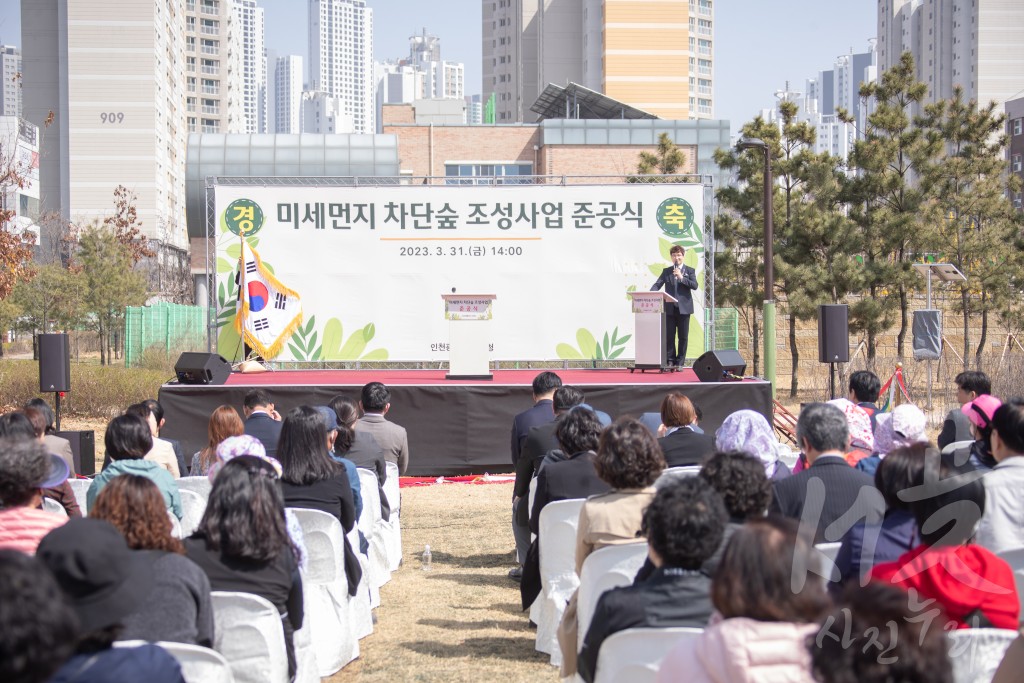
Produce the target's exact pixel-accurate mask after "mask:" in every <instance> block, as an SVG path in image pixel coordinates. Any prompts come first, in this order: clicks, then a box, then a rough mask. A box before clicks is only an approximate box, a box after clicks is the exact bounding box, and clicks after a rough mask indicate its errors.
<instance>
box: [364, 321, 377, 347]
mask: <svg viewBox="0 0 1024 683" xmlns="http://www.w3.org/2000/svg"><path fill="white" fill-rule="evenodd" d="M375 334H377V328H376V327H374V326H373V323H366V327H364V328H363V340H364V341H367V342H368V341H370V340H371V339H373V336H374V335H375Z"/></svg>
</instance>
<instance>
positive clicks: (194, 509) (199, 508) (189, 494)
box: [179, 489, 206, 538]
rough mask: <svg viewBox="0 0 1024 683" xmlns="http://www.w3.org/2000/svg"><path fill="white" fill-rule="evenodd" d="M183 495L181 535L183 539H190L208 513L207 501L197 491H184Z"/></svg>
mask: <svg viewBox="0 0 1024 683" xmlns="http://www.w3.org/2000/svg"><path fill="white" fill-rule="evenodd" d="M179 493H180V495H181V511H182V516H181V534H182V536H181V537H182V538H188V537H189V536H191V535H192V532H193V531H195V530H196V528H197V527H198V526H199V522H201V521H202V519H203V513H204V512H206V499H205V498H203V497H202V496H200V495H199V494H198V493H196V492H195V491H191V490H189V489H182V490H181V491H180V492H179Z"/></svg>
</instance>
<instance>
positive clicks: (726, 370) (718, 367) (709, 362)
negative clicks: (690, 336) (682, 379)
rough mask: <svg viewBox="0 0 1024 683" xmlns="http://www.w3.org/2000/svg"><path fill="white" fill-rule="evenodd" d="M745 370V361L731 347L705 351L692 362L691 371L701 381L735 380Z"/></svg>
mask: <svg viewBox="0 0 1024 683" xmlns="http://www.w3.org/2000/svg"><path fill="white" fill-rule="evenodd" d="M746 371H747V361H745V360H743V356H741V355H740V352H739V351H733V350H731V349H727V350H722V351H706V352H704V353H703V354H701V357H700V358H698V359H697V360H695V361H694V362H693V372H694V374H695V375H697V379H699V380H700V381H701V382H736V381H739V380H741V379H743V373H744V372H746Z"/></svg>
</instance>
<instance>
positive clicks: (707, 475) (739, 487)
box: [698, 451, 772, 576]
mask: <svg viewBox="0 0 1024 683" xmlns="http://www.w3.org/2000/svg"><path fill="white" fill-rule="evenodd" d="M698 476H699V477H700V478H701V479H703V480H704V481H706V482H707V483H708V484H710V485H711V488H713V489H714V490H715V491H716V492H717V493H718V495H719V496H721V498H722V503H724V504H725V511H726V513H727V514H728V516H729V518H728V520H727V522H726V525H725V531H724V533H723V534H722V542H721V543H719V544H718V548H717V549H716V550H715V552H714V553H713V554H712V555H711V557H709V558H708V560H707V562H705V563H704V566H703V569H704V571H705V572H707V574H708V575H709V576H712V575H714V573H715V571H716V570H717V569H718V565H719V563H720V562H721V561H722V554H723V553H725V547H726V545H727V544H728V543H729V539H730V538H732V535H733V533H735V531H736V530H737V529H739V528H740V527H741V526H743V525H744V524H745V523H746V522H747V521H748V520H751V519H760V518H761V517H764V516H765V514H766V513H767V512H768V505H769V504H771V502H772V484H771V481H769V480H768V477H766V476H765V471H764V466H763V464H762V462H761V461H760V460H758V459H757V458H755V457H754V456H752V455H749V454H747V453H743V452H741V451H726V452H724V453H723V452H721V451H719V452H716V453H714V454H713V455H712V456H711V457H710V458H708V459H707V460H706V461H705V462H704V466H703V467H701V468H700V474H699V475H698Z"/></svg>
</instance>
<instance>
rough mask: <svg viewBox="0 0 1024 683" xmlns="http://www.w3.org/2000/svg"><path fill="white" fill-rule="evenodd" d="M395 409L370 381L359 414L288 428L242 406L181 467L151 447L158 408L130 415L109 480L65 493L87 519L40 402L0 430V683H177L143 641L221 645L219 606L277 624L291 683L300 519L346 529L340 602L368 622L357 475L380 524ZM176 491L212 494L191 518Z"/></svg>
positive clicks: (301, 572)
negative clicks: (315, 517)
mask: <svg viewBox="0 0 1024 683" xmlns="http://www.w3.org/2000/svg"><path fill="white" fill-rule="evenodd" d="M389 401H390V394H389V392H388V390H387V387H385V386H384V385H383V384H380V383H379V382H373V383H371V384H368V385H367V386H366V387H364V388H363V391H362V393H361V395H360V400H359V401H358V402H357V401H353V400H351V399H349V398H347V397H344V396H337V397H335V398H334V399H333V400H332V401H331V402H330V405H329V406H306V405H302V406H297V407H295V408H293V409H292V410H290V411H288V412H287V413H286V414H285V415H284V417H283V418H282V416H281V415H279V414H278V413H277V412H276V410H274V405H273V403H272V402H271V401H270V399H269V397H268V396H267V394H266V393H265V392H264V391H262V390H253V391H251V392H249V394H248V395H247V396H246V398H245V406H244V412H245V415H246V419H245V420H243V419H242V418H241V416H240V415H239V413H238V411H237V410H236V409H235V408H234V407H232V406H226V405H225V406H220V407H218V408H216V409H215V410H214V411H213V413H212V414H211V416H210V419H209V428H208V439H204V441H205V442H206V445H205V446H204V447H203V448H201V449H200V450H199V451H197V452H196V453H195V454H194V455H193V456H192V457H191V458H188V459H187V460H186V458H185V457H184V454H183V453H182V449H181V446H180V444H178V443H177V442H170V441H169V440H164V439H161V438H160V437H159V431H160V429H161V428H162V427H163V426H164V416H163V410H162V409H161V407H160V406H159V403H157V402H156V401H146V402H143V403H139V404H135V405H133V406H130V407H129V408H128V409H126V410H125V412H124V414H122V415H118V416H116V417H114V418H113V419H112V420H110V422H109V423H108V425H107V429H106V433H105V436H104V445H105V450H106V454H105V458H104V463H105V465H104V467H103V469H102V471H101V472H99V473H98V474H97V475H96V476H95V477H93V478H92V479H91V480H88V479H84V478H82V479H80V480H78V481H77V482H76V483H79V484H81V485H82V486H78V487H76V488H78V489H80V494H84V495H82V497H81V499H80V500H81V506H80V505H79V503H78V501H79V499H77V498H76V495H75V490H73V488H72V486H71V481H70V480H71V479H76V477H75V475H74V469H73V458H71V457H67V456H69V453H64V452H63V448H62V445H61V444H60V443H59V442H53V441H48V440H47V439H46V437H47V436H48V435H47V432H48V431H49V432H52V431H53V429H52V416H51V415H49V414H48V413H47V412H46V411H44V410H43V409H42V408H41V406H40V405H39V402H38V401H33V402H32V403H31V404H29V405H28V406H26V407H25V408H24V409H22V410H18V411H14V412H11V413H7V414H5V415H2V416H0V585H2V588H0V591H2V592H3V594H4V595H5V596H17V598H16V599H10V600H9V599H8V598H5V600H4V601H0V633H2V634H3V636H4V637H3V638H0V641H2V644H0V680H4V681H8V680H9V681H19V682H20V681H25V682H26V683H33V682H36V681H38V682H40V683H42V682H43V681H54V682H62V681H129V680H148V681H153V682H155V683H159V682H162V681H168V682H172V681H173V682H175V683H178V682H180V681H183V680H184V679H183V678H182V670H181V667H180V665H179V663H178V662H177V661H176V659H175V658H174V657H173V656H172V655H171V654H169V653H168V651H165V650H164V649H162V648H161V647H158V646H156V645H154V643H167V644H168V646H170V644H173V643H180V644H185V645H193V646H195V645H198V646H202V647H206V648H214V647H216V645H217V642H218V640H217V634H216V633H215V630H216V628H215V618H214V617H215V614H216V604H215V600H213V599H212V597H211V596H212V594H214V593H215V592H217V591H227V592H233V593H247V594H251V595H255V596H258V597H260V598H263V599H265V600H267V601H268V602H270V603H271V604H272V605H273V606H274V607H276V608H277V611H278V613H279V614H280V617H281V619H280V620H281V637H283V642H284V652H285V655H286V656H287V669H288V676H289V678H290V679H291V680H295V677H296V675H297V673H298V669H299V661H298V657H297V649H298V644H297V642H296V638H295V635H294V634H295V633H296V632H298V631H299V630H300V629H302V628H303V626H304V624H308V622H309V620H308V618H307V615H306V613H305V612H306V605H305V603H304V592H303V582H304V579H306V577H307V575H306V572H307V568H308V560H309V552H308V551H307V546H306V543H305V538H304V532H303V528H302V526H301V525H300V523H299V521H298V519H297V514H296V512H295V511H296V510H317V511H321V512H324V513H327V514H328V515H330V516H331V517H333V518H334V519H336V520H337V523H339V524H340V527H341V543H340V544H339V547H341V548H342V555H343V557H340V558H337V560H339V561H340V563H341V564H343V566H344V572H345V578H346V579H347V585H345V586H342V589H343V590H342V596H341V597H340V598H339V597H338V596H337V595H335V596H334V597H333V598H332V599H333V600H335V601H337V600H339V599H340V600H342V601H344V600H345V597H346V596H344V593H346V592H347V593H348V598H349V599H350V600H355V598H356V596H357V595H358V596H360V597H361V598H364V600H363V602H360V603H359V604H360V605H365V609H366V612H367V613H366V615H365V616H366V623H367V624H369V623H371V615H370V614H369V610H370V605H371V602H372V597H371V593H372V591H373V589H375V588H377V587H379V585H380V584H382V583H383V582H384V581H386V578H384V579H383V580H381V577H380V576H377V577H374V580H373V582H372V585H371V581H370V580H369V577H367V576H366V575H365V572H366V571H368V569H367V568H368V567H370V566H371V564H370V563H369V561H368V556H367V555H368V549H369V541H368V539H366V538H365V537H364V536H363V534H362V533H359V534H358V535H354V534H355V533H356V531H355V530H356V524H357V522H358V521H359V515H360V513H361V512H362V508H363V505H362V498H361V495H360V491H361V487H360V476H359V468H363V469H365V470H367V472H366V475H367V477H370V478H372V480H375V481H376V484H377V485H376V486H375V487H374V488H375V489H377V491H378V494H379V499H380V511H379V513H378V512H377V508H376V500H377V498H374V508H373V509H372V510H371V511H370V512H373V513H374V514H373V518H375V519H382V520H388V518H389V510H390V508H391V506H392V505H393V504H394V502H389V501H388V500H387V498H386V495H385V493H384V485H385V480H386V478H387V476H388V463H395V464H396V465H398V466H399V467H400V468H404V466H405V464H406V463H407V462H408V441H407V437H406V434H405V430H404V429H403V428H401V427H400V426H398V425H395V424H394V423H392V422H390V421H388V420H386V419H385V418H384V414H385V413H386V412H387V410H388V407H389V406H390V403H389ZM43 404H44V405H45V402H43ZM367 418H369V420H367ZM364 420H367V423H368V424H367V425H364V422H363V421H364ZM369 423H372V424H369ZM53 438H54V439H56V438H57V437H56V436H54V437H53ZM378 438H379V439H380V440H378ZM61 441H63V440H61ZM64 443H65V444H66V443H67V442H66V441H64ZM69 450H70V449H69ZM54 451H61V452H54ZM270 453H273V454H274V455H270ZM186 463H187V464H186ZM189 465H190V466H189ZM183 477H188V480H186V479H185V478H183ZM198 479H201V480H202V481H203V482H207V481H208V482H209V483H207V484H205V485H203V486H199V485H198V482H195V481H193V480H198ZM186 481H188V483H189V486H188V487H187V488H188V489H189V495H190V496H196V497H197V498H199V496H198V495H197V494H195V493H193V491H195V490H197V488H198V489H200V490H205V491H208V494H207V495H206V496H205V497H206V500H205V501H204V503H205V507H204V508H203V511H202V513H201V515H200V514H199V513H198V512H197V513H195V518H194V519H192V520H187V515H186V514H185V513H186V510H185V506H184V505H183V495H184V494H183V493H182V492H183V491H184V490H185V488H186V487H185V483H186ZM86 487H87V488H86ZM44 499H49V501H48V502H47V503H46V505H44ZM187 521H191V524H190V526H188V527H187V528H186V529H185V530H184V533H183V527H182V524H183V523H185V522H187ZM392 521H393V522H395V523H397V519H393V520H392ZM371 528H372V529H374V531H373V533H372V534H371V535H376V533H377V532H378V529H377V527H374V526H373V525H370V526H368V527H367V529H371ZM186 534H187V535H186ZM183 536H185V537H183ZM350 538H352V539H353V542H352V543H351V544H350V543H349V539H350ZM356 538H358V539H359V541H358V543H357V542H356V541H355V540H354V539H356ZM375 571H379V570H375ZM343 583H344V581H343ZM352 604H355V603H352ZM26 615H34V616H33V617H32V618H30V619H26ZM374 618H375V617H374ZM26 622H29V623H26ZM341 623H342V624H344V621H342V622H341ZM368 630H372V627H371V628H369V629H368ZM364 635H365V634H364ZM358 637H362V635H359V636H358ZM119 641H133V642H127V643H125V644H124V645H123V646H122V645H117V643H118V642H119ZM139 641H145V642H146V643H147V644H145V645H142V646H137V644H138V642H139ZM307 641H308V639H307ZM310 647H313V646H310ZM357 651H358V650H356V652H357ZM314 656H315V655H314ZM346 661H347V660H346ZM315 667H316V664H315V663H314V664H313V668H314V669H315ZM312 677H315V678H317V679H318V678H319V676H318V675H317V672H316V671H313V673H312ZM308 679H309V678H308V677H307V680H308Z"/></svg>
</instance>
